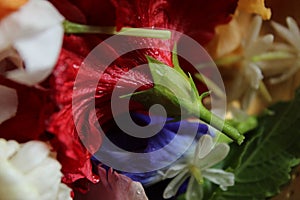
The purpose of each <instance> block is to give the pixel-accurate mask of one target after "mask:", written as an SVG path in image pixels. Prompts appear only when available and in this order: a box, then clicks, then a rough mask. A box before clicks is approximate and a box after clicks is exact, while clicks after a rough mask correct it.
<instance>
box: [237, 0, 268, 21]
mask: <svg viewBox="0 0 300 200" xmlns="http://www.w3.org/2000/svg"><path fill="white" fill-rule="evenodd" d="M238 9H239V10H243V11H245V12H248V13H255V14H259V15H261V17H262V18H263V19H264V20H266V19H270V18H271V9H270V8H266V7H265V2H264V0H239V3H238Z"/></svg>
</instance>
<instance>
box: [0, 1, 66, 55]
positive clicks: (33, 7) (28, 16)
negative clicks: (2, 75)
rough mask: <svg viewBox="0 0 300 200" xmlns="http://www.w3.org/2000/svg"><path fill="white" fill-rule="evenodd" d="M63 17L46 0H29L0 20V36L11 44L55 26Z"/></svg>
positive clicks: (0, 47)
mask: <svg viewBox="0 0 300 200" xmlns="http://www.w3.org/2000/svg"><path fill="white" fill-rule="evenodd" d="M63 19H64V18H63V16H62V15H61V14H59V12H58V11H57V10H56V8H55V7H54V6H53V5H52V4H51V3H49V2H48V1H45V0H39V1H35V0H30V1H28V3H26V4H25V5H24V6H22V7H21V8H20V9H19V10H18V11H17V12H14V13H12V14H10V15H9V16H7V17H5V18H4V19H2V20H1V21H0V30H1V33H2V35H1V36H0V38H2V39H3V40H6V41H8V42H9V43H10V45H11V44H12V43H13V42H14V41H16V40H19V39H26V38H28V37H34V34H36V33H40V32H43V31H45V30H47V29H48V28H49V27H52V26H56V25H58V24H60V23H61V22H62V21H63ZM0 41H1V39H0ZM2 48H7V46H6V47H5V46H2V45H1V46H0V50H2Z"/></svg>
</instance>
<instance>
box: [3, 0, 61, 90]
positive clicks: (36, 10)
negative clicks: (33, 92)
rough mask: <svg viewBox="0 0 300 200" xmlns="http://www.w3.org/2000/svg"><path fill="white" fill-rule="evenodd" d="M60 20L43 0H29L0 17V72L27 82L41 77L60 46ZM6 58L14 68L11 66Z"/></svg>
mask: <svg viewBox="0 0 300 200" xmlns="http://www.w3.org/2000/svg"><path fill="white" fill-rule="evenodd" d="M1 5H2V4H1ZM1 5H0V9H2V8H1ZM63 20H64V17H63V16H62V15H61V14H60V13H59V12H58V11H57V10H56V9H55V7H54V6H53V5H52V4H51V3H50V2H48V1H45V0H29V1H28V2H27V3H25V4H24V5H22V6H21V7H20V8H19V9H18V10H17V11H15V12H12V13H10V14H9V15H7V16H5V17H4V18H2V19H0V73H1V74H4V75H5V76H6V77H7V78H9V79H11V80H14V81H16V82H20V83H22V84H27V85H34V84H37V83H39V82H41V81H43V80H44V79H45V78H46V77H47V76H48V75H49V74H50V73H51V71H52V68H53V67H54V65H55V63H56V61H57V58H58V55H59V52H60V49H61V45H62V39H63V34H64V30H63V26H62V22H63ZM7 59H9V60H10V61H11V63H14V67H15V69H13V70H11V69H12V68H13V67H12V64H11V63H8V64H7V63H6V62H5V60H7ZM1 62H2V63H1ZM3 62H4V63H5V64H4V63H3ZM3 65H4V66H3ZM6 65H9V66H6Z"/></svg>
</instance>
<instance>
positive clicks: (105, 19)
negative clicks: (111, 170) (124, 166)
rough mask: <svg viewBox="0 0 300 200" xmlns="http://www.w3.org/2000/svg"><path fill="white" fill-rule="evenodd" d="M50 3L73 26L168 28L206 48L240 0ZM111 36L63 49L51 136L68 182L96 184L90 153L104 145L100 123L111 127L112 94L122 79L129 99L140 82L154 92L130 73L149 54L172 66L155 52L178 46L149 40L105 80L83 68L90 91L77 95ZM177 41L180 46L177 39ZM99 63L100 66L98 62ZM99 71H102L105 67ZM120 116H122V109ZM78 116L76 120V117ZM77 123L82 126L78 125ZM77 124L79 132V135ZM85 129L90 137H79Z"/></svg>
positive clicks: (73, 41)
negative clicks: (91, 56)
mask: <svg viewBox="0 0 300 200" xmlns="http://www.w3.org/2000/svg"><path fill="white" fill-rule="evenodd" d="M51 2H52V3H53V4H54V5H55V6H56V7H57V8H58V9H59V11H60V12H61V13H62V14H63V15H65V17H66V18H67V19H68V20H71V21H73V22H78V23H87V24H92V25H100V26H107V25H110V26H112V25H113V26H114V25H117V27H118V28H119V29H120V28H121V27H123V26H130V27H152V26H154V27H158V28H169V29H174V30H177V31H180V32H183V33H186V34H188V35H190V36H192V37H193V38H194V39H196V40H197V41H198V42H200V43H201V44H205V43H207V42H208V41H209V40H210V39H211V38H212V36H213V34H214V27H215V26H216V25H217V24H220V23H226V22H228V21H229V20H230V15H231V13H233V12H234V9H235V7H236V2H237V0H229V1H222V0H212V1H209V2H208V1H207V2H206V1H204V0H201V1H197V2H196V1H191V0H188V1H185V2H184V3H183V2H182V1H175V0H173V1H172V0H166V1H149V0H146V1H138V0H135V1H125V0H121V1H112V3H111V2H110V1H98V0H87V1H80V0H75V1H67V0H60V1H58V0H51ZM71 2H72V3H71ZM106 37H107V36H103V35H102V36H100V35H99V36H95V35H92V36H91V35H89V36H72V35H70V36H66V37H65V39H64V44H63V50H62V52H61V55H60V58H59V61H58V63H57V65H56V68H55V70H54V72H53V76H52V78H51V87H52V91H53V98H54V99H55V102H56V104H57V106H58V111H57V113H56V114H55V115H53V117H52V118H51V122H50V125H49V127H48V131H49V132H51V133H53V134H54V139H53V140H52V144H53V146H54V148H55V149H56V150H57V151H58V159H59V161H60V162H61V163H62V166H63V168H62V171H63V173H64V175H65V178H64V181H65V182H66V183H72V182H74V181H76V180H78V179H81V178H88V179H89V180H91V181H96V180H95V179H94V178H93V174H92V170H91V164H90V161H89V159H90V156H91V153H93V152H95V151H96V150H97V149H98V148H99V146H100V144H101V137H100V133H99V130H98V129H97V128H96V126H95V123H98V122H99V124H100V125H101V126H104V129H105V128H106V127H109V126H110V125H111V123H110V122H111V119H112V114H111V110H110V100H111V94H112V91H113V89H114V87H115V85H116V83H117V82H118V81H120V78H121V77H122V82H121V83H119V85H120V86H121V89H122V90H124V93H125V94H126V90H128V89H130V88H135V87H136V83H139V84H140V85H144V86H143V87H142V88H140V89H147V88H150V87H152V81H151V76H150V75H149V74H144V73H138V72H130V69H132V68H134V67H136V66H137V65H141V64H145V63H147V60H146V57H145V54H146V55H148V56H152V57H154V58H156V59H158V60H160V61H162V62H163V63H165V64H167V65H170V66H172V62H171V60H172V58H171V53H170V52H165V51H160V50H157V49H156V48H159V47H162V46H164V47H167V49H170V50H171V49H172V48H173V45H174V42H170V41H171V40H167V41H166V42H163V41H159V42H153V41H154V40H151V39H144V42H145V43H147V44H148V43H149V45H150V46H152V47H153V48H149V49H146V50H138V51H134V52H131V53H129V54H126V55H124V56H122V57H120V58H119V59H117V60H116V61H115V62H114V63H113V64H111V65H110V66H109V67H108V68H106V70H105V71H104V72H103V71H102V72H103V74H102V76H101V77H96V76H97V74H95V73H93V70H94V69H93V68H89V66H87V67H85V68H82V70H85V71H84V73H83V77H81V79H80V80H79V81H81V82H80V84H81V85H83V86H85V87H84V90H81V91H76V92H74V91H73V86H74V80H75V78H76V75H77V72H78V68H79V67H80V65H81V62H82V61H83V60H84V58H85V56H87V54H88V53H89V52H90V51H91V50H92V49H93V47H95V46H96V45H97V44H99V43H100V42H101V39H105V38H106ZM100 38H101V39H100ZM174 39H175V41H176V40H177V39H178V38H174ZM131 42H134V41H131ZM108 49H109V48H108ZM111 55H116V52H115V51H114V50H113V49H110V50H109V52H107V56H108V57H109V56H111ZM117 56H118V55H117ZM100 64H101V61H99V65H100ZM87 65H88V64H87ZM99 70H100V71H101V69H100V68H99ZM128 71H129V73H127V72H128ZM125 74H126V76H125ZM95 79H96V80H99V82H98V85H97V88H96V93H95V88H94V86H93V85H92V84H91V81H90V80H95ZM73 95H75V96H76V97H77V98H76V101H77V104H76V106H75V107H72V96H73ZM91 98H95V104H96V105H95V107H94V106H93V105H92V106H91V105H90V101H91V100H92V99H91ZM139 108H140V105H134V106H133V107H131V109H139ZM94 110H96V115H97V119H94V118H93V117H92V116H93V115H91V112H93V111H94ZM119 112H120V113H122V109H120V110H119ZM73 113H75V116H73V115H72V114H73ZM74 119H76V120H77V121H75V122H74ZM75 123H76V125H77V126H76V127H77V128H78V127H79V128H80V131H78V130H76V128H75ZM82 130H83V131H84V132H88V134H87V135H78V133H80V132H81V131H82ZM79 136H80V138H84V140H86V141H89V144H91V145H90V146H89V147H88V148H89V150H90V152H88V151H87V150H86V149H85V148H84V147H83V145H82V143H81V141H80V140H79Z"/></svg>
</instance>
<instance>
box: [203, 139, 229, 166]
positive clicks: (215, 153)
mask: <svg viewBox="0 0 300 200" xmlns="http://www.w3.org/2000/svg"><path fill="white" fill-rule="evenodd" d="M229 150H230V148H229V145H228V144H225V143H218V144H216V146H215V147H214V148H213V149H212V150H211V152H209V154H207V156H205V157H204V158H203V159H201V160H199V161H198V162H199V163H197V166H198V167H199V168H200V169H201V170H203V169H207V168H209V167H211V166H213V165H215V164H217V163H219V162H220V161H222V160H223V159H224V158H225V157H226V156H227V154H228V153H229Z"/></svg>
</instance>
